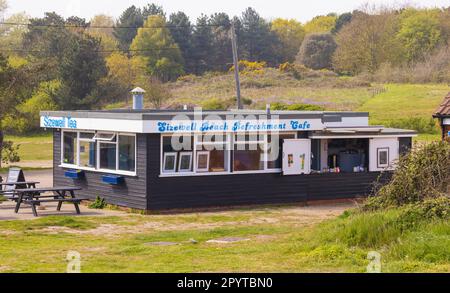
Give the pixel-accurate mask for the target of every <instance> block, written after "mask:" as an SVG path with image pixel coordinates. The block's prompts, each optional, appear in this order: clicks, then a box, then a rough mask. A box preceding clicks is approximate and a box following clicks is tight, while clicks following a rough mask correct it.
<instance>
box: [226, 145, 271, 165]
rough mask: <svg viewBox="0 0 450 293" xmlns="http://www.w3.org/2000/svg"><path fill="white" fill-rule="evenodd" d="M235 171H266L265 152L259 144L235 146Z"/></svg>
mask: <svg viewBox="0 0 450 293" xmlns="http://www.w3.org/2000/svg"><path fill="white" fill-rule="evenodd" d="M233 170H234V171H253V170H264V151H263V150H262V149H261V146H260V144H259V143H247V144H242V145H240V144H235V145H234V160H233Z"/></svg>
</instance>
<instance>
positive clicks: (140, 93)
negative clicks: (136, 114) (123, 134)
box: [131, 87, 145, 110]
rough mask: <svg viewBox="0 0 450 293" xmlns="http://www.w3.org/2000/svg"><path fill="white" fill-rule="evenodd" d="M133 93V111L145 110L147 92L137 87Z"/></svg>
mask: <svg viewBox="0 0 450 293" xmlns="http://www.w3.org/2000/svg"><path fill="white" fill-rule="evenodd" d="M131 93H132V94H133V110H142V109H143V108H144V93H145V90H144V89H142V88H140V87H137V88H135V89H134V90H132V91H131Z"/></svg>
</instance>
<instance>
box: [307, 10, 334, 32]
mask: <svg viewBox="0 0 450 293" xmlns="http://www.w3.org/2000/svg"><path fill="white" fill-rule="evenodd" d="M336 19H337V17H336V15H335V14H329V15H326V16H323V15H320V16H316V17H314V18H313V19H311V20H310V21H308V22H307V23H306V24H305V26H304V28H305V32H306V33H307V34H313V33H327V32H331V30H332V29H333V28H334V27H335V24H336Z"/></svg>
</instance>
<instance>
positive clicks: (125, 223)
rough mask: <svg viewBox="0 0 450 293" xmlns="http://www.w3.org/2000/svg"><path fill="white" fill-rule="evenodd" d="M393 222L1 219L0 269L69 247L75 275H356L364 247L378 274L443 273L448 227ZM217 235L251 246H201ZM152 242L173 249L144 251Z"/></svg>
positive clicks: (257, 216) (264, 215) (244, 213)
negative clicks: (377, 261) (375, 257)
mask: <svg viewBox="0 0 450 293" xmlns="http://www.w3.org/2000/svg"><path fill="white" fill-rule="evenodd" d="M397 216H398V212H387V213H372V214H367V215H358V214H349V213H346V214H344V215H342V216H340V217H338V218H335V219H329V220H325V221H324V222H321V223H318V222H320V221H319V219H316V218H314V217H312V216H300V214H299V213H298V210H296V209H295V208H288V207H267V208H260V209H254V210H251V209H242V210H238V211H230V212H221V213H205V214H181V215H150V216H142V215H131V214H130V215H127V216H112V217H111V216H110V217H96V218H94V217H66V216H54V217H44V218H39V219H36V220H27V221H1V222H0V234H2V235H1V237H0V271H3V272H64V271H65V270H66V266H67V262H66V260H65V257H66V253H67V252H68V251H69V250H75V251H78V252H79V253H80V254H81V261H82V264H81V270H82V272H365V271H366V267H367V265H368V263H369V260H368V259H367V254H368V252H369V251H377V252H379V253H380V254H381V261H382V271H384V272H450V236H449V235H450V224H449V223H448V222H433V223H425V224H423V225H419V226H418V227H417V228H414V229H410V230H407V231H401V230H400V229H398V227H396V226H395V225H394V226H393V225H392V223H395V222H396V221H395V220H396V217H397ZM56 228H59V229H60V230H58V229H56ZM46 229H47V230H46ZM55 231H56V232H55ZM224 236H233V237H243V238H248V239H250V241H242V242H236V243H232V244H212V243H206V241H207V240H210V239H214V238H218V237H224ZM190 239H195V241H196V243H193V242H191V241H190ZM159 241H170V242H176V243H178V245H173V246H154V245H150V243H152V242H159Z"/></svg>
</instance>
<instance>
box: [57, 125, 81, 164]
mask: <svg viewBox="0 0 450 293" xmlns="http://www.w3.org/2000/svg"><path fill="white" fill-rule="evenodd" d="M66 132H70V133H76V134H77V138H76V140H77V147H76V149H75V158H74V161H75V163H74V164H68V163H64V133H66ZM79 137H80V134H79V132H78V131H74V130H62V131H61V158H60V159H61V165H64V166H67V167H70V168H73V167H77V165H78V148H79V143H78V141H79Z"/></svg>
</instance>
